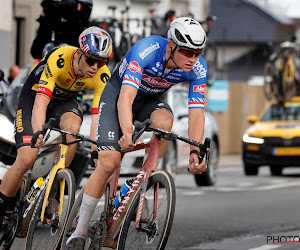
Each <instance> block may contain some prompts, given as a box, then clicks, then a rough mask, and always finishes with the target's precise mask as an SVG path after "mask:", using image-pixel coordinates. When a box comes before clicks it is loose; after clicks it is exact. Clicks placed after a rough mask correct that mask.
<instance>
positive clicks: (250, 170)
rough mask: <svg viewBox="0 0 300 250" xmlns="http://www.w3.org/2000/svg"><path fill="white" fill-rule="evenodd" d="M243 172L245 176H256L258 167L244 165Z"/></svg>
mask: <svg viewBox="0 0 300 250" xmlns="http://www.w3.org/2000/svg"><path fill="white" fill-rule="evenodd" d="M244 172H245V175H257V174H258V166H255V165H252V164H246V163H244Z"/></svg>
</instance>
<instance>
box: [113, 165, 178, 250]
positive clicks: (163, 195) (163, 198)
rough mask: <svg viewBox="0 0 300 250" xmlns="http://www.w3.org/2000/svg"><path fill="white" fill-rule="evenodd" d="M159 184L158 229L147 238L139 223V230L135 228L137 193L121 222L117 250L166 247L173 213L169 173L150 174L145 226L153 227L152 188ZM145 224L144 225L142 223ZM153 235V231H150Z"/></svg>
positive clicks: (174, 195)
mask: <svg viewBox="0 0 300 250" xmlns="http://www.w3.org/2000/svg"><path fill="white" fill-rule="evenodd" d="M155 184H159V197H158V227H157V228H156V230H158V231H157V232H156V235H154V236H153V235H152V236H153V237H151V236H150V237H149V236H148V237H147V236H146V233H145V232H142V231H141V230H140V229H141V223H140V228H139V229H138V230H137V229H136V228H135V217H136V209H137V206H138V203H139V197H140V191H139V192H137V194H136V196H135V197H134V200H133V202H132V203H131V205H130V207H129V209H128V211H127V213H126V216H125V219H124V221H123V224H122V227H121V230H120V234H119V240H118V246H117V247H118V249H119V250H121V249H139V250H140V249H153V248H156V249H159V250H161V249H164V248H165V247H166V244H167V241H168V237H169V235H170V232H171V228H172V223H173V219H174V213H175V203H176V194H175V184H174V181H173V179H172V176H171V175H170V173H168V172H167V171H164V170H158V171H155V172H154V173H152V174H151V176H150V178H149V181H148V186H147V191H146V194H145V198H146V199H147V203H148V209H149V216H150V220H149V222H148V223H147V225H146V229H150V230H152V229H151V227H152V228H153V227H154V226H153V225H154V222H153V197H154V196H153V195H154V192H153V186H154V185H155ZM160 216H161V217H160ZM144 224H145V223H144ZM150 230H149V231H150ZM152 233H153V231H152ZM147 241H148V242H147Z"/></svg>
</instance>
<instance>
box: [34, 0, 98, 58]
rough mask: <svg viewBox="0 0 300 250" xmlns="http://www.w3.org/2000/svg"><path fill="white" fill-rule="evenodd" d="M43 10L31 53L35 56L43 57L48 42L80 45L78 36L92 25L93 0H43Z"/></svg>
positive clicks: (56, 44)
mask: <svg viewBox="0 0 300 250" xmlns="http://www.w3.org/2000/svg"><path fill="white" fill-rule="evenodd" d="M41 6H42V7H43V11H42V13H41V15H40V17H39V18H38V19H37V21H38V22H39V28H38V30H37V35H36V38H35V39H34V41H33V43H32V45H31V50H30V53H31V55H32V57H33V58H35V59H41V58H42V57H43V49H44V47H45V45H46V44H48V43H50V42H52V43H53V44H54V45H55V46H58V45H59V44H61V43H66V44H68V45H72V46H75V47H79V44H78V36H79V35H80V33H81V32H82V31H83V30H84V29H86V28H87V27H89V26H91V25H90V23H89V18H90V15H91V12H92V8H93V1H92V0H61V1H55V0H43V1H42V2H41Z"/></svg>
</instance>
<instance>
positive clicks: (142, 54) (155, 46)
mask: <svg viewBox="0 0 300 250" xmlns="http://www.w3.org/2000/svg"><path fill="white" fill-rule="evenodd" d="M159 48H160V47H159V43H158V42H156V43H155V44H151V45H150V46H149V47H148V48H146V49H144V50H143V51H142V52H139V57H140V58H141V59H144V58H145V57H146V56H148V55H149V54H151V53H152V52H153V51H155V50H157V49H159Z"/></svg>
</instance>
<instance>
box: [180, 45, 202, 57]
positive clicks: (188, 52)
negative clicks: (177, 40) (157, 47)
mask: <svg viewBox="0 0 300 250" xmlns="http://www.w3.org/2000/svg"><path fill="white" fill-rule="evenodd" d="M177 47H178V52H179V53H180V54H182V55H184V56H186V57H193V56H194V55H195V57H199V56H200V54H201V53H202V49H186V48H183V47H180V46H178V45H177Z"/></svg>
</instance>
